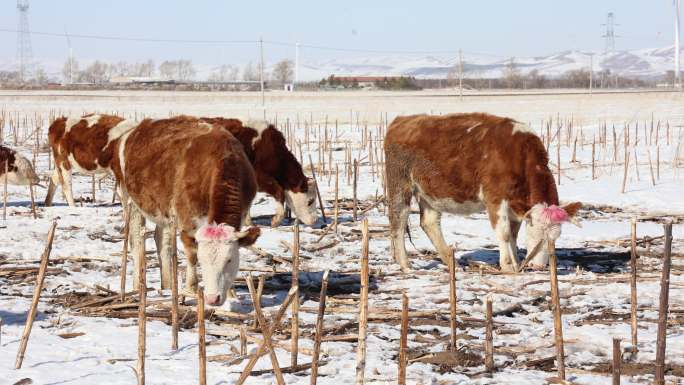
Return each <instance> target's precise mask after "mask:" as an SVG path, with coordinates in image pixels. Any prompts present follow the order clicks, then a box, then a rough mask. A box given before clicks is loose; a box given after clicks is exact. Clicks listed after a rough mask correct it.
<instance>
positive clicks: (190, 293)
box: [180, 286, 197, 297]
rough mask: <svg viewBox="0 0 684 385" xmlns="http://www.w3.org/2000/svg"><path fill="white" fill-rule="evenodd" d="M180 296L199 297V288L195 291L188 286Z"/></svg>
mask: <svg viewBox="0 0 684 385" xmlns="http://www.w3.org/2000/svg"><path fill="white" fill-rule="evenodd" d="M180 294H181V295H184V296H186V297H194V296H196V295H197V287H195V288H194V289H193V288H192V287H187V286H186V287H184V288H183V290H181V292H180Z"/></svg>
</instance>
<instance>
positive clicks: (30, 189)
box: [29, 184, 38, 219]
mask: <svg viewBox="0 0 684 385" xmlns="http://www.w3.org/2000/svg"><path fill="white" fill-rule="evenodd" d="M29 194H30V195H31V213H32V214H33V219H38V213H36V199H35V198H34V196H33V185H32V184H30V185H29Z"/></svg>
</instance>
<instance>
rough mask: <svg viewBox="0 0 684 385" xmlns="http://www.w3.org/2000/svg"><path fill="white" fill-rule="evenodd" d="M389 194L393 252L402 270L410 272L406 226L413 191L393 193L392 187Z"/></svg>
mask: <svg viewBox="0 0 684 385" xmlns="http://www.w3.org/2000/svg"><path fill="white" fill-rule="evenodd" d="M388 195H389V199H388V202H389V207H388V209H389V212H388V216H389V222H390V241H391V247H392V254H393V255H394V260H395V261H396V262H397V263H398V264H399V266H401V270H402V271H404V272H408V271H409V270H410V267H411V266H410V264H409V261H408V257H407V255H406V245H405V243H404V238H405V237H406V226H407V225H408V216H409V211H410V203H411V193H410V192H409V191H402V192H401V193H397V192H395V193H394V194H393V191H392V189H389V193H388Z"/></svg>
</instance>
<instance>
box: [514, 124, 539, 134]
mask: <svg viewBox="0 0 684 385" xmlns="http://www.w3.org/2000/svg"><path fill="white" fill-rule="evenodd" d="M516 132H522V133H530V134H535V132H534V131H532V129H531V128H530V126H528V125H527V124H525V123H520V122H515V124H514V125H513V132H511V135H514V134H515V133H516Z"/></svg>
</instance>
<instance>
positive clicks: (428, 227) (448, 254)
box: [418, 199, 452, 265]
mask: <svg viewBox="0 0 684 385" xmlns="http://www.w3.org/2000/svg"><path fill="white" fill-rule="evenodd" d="M418 204H419V206H420V227H421V228H422V229H423V231H425V234H427V236H428V238H430V241H431V242H432V245H433V246H435V249H437V252H438V253H439V256H440V258H442V261H443V262H444V263H445V264H447V265H448V264H449V258H452V250H451V247H449V246H447V244H446V242H445V241H444V234H442V228H441V219H442V213H441V212H439V211H437V210H435V209H433V208H432V207H431V206H430V205H429V204H428V203H427V202H425V201H424V200H422V199H421V200H420V201H419V202H418Z"/></svg>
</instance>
